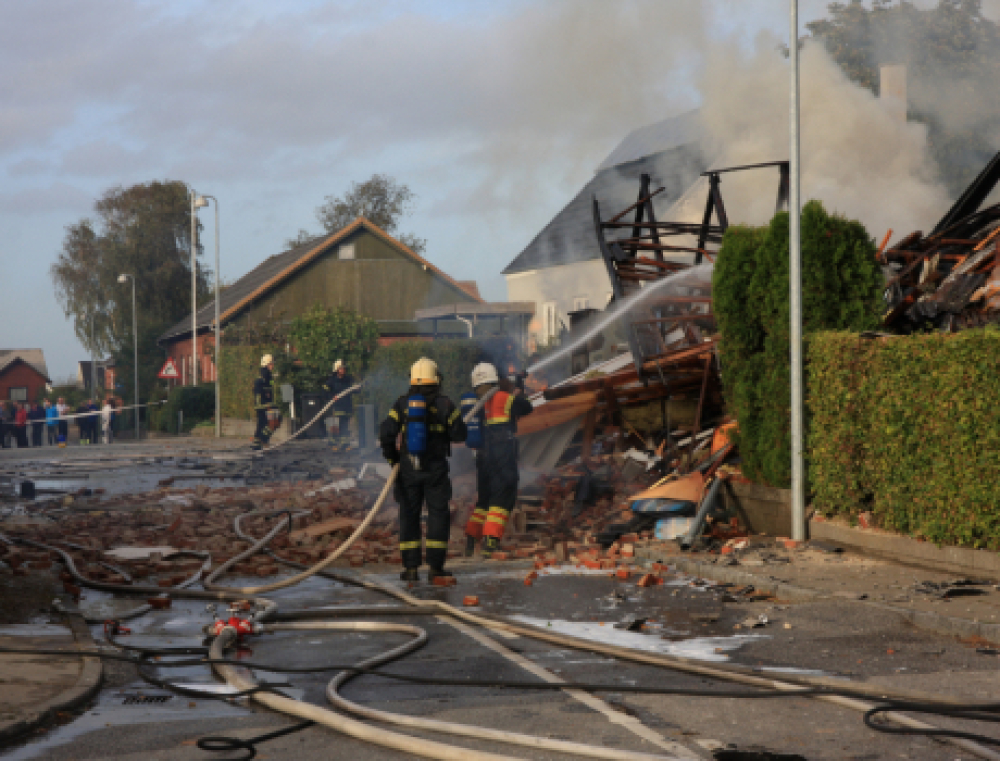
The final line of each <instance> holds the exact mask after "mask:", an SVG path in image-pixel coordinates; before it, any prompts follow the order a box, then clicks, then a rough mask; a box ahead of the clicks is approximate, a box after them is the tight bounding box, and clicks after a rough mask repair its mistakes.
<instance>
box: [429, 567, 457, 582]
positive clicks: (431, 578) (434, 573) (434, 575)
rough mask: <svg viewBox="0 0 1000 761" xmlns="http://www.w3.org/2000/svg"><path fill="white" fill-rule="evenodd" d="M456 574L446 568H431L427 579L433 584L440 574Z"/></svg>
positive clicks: (446, 575)
mask: <svg viewBox="0 0 1000 761" xmlns="http://www.w3.org/2000/svg"><path fill="white" fill-rule="evenodd" d="M454 575H455V574H453V573H452V572H451V571H446V570H444V568H431V570H429V571H428V572H427V581H429V582H431V583H432V584H433V583H434V579H436V578H438V577H439V576H444V577H448V576H454Z"/></svg>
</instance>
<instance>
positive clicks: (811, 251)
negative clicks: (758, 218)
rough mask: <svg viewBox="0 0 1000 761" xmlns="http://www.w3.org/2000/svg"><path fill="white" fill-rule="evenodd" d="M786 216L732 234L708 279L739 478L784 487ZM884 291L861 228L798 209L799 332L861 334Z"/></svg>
mask: <svg viewBox="0 0 1000 761" xmlns="http://www.w3.org/2000/svg"><path fill="white" fill-rule="evenodd" d="M788 277H789V274H788V213H787V212H781V213H779V214H776V215H775V217H774V219H772V220H771V224H770V225H769V226H768V227H766V228H750V227H742V226H734V227H730V228H729V229H728V230H727V231H726V234H725V236H724V237H723V241H722V249H721V251H720V252H719V258H718V263H717V264H716V267H715V272H714V273H713V289H712V297H713V308H714V311H715V314H716V316H717V318H718V321H719V331H720V332H721V334H722V343H721V362H722V379H723V387H724V392H725V397H726V402H727V405H728V407H729V410H730V412H731V413H733V415H734V416H735V417H736V419H737V420H738V421H739V435H738V439H739V445H740V454H741V455H742V457H743V469H744V472H745V473H746V474H747V476H748V477H749V478H751V479H753V480H755V481H760V482H762V483H766V484H770V485H772V486H787V485H788V483H789V481H790V478H791V438H790V428H789V421H790V416H791V393H790V388H791V386H790V369H789V342H790V338H789V319H790V318H789V295H788V291H789V283H788ZM882 287H883V279H882V274H881V272H880V271H879V268H878V266H877V265H876V263H875V244H874V241H872V239H871V238H870V236H869V235H868V233H867V231H866V230H865V228H864V227H863V226H862V225H861V224H860V223H859V222H855V221H852V220H848V219H845V218H844V217H841V216H836V215H833V216H831V215H829V214H827V212H826V210H825V209H824V208H823V205H822V204H821V203H820V202H819V201H810V202H809V203H807V204H806V205H805V207H804V208H803V210H802V323H803V325H802V327H803V332H804V333H805V334H811V333H815V332H817V331H819V330H853V331H862V330H868V329H871V328H874V327H875V326H876V325H877V324H878V317H879V308H880V304H881V290H882Z"/></svg>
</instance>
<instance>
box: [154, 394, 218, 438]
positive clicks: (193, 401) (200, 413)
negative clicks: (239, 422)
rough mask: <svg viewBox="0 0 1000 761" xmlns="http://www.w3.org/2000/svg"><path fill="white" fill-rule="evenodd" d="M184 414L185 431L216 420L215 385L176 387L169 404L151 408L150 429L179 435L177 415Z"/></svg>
mask: <svg viewBox="0 0 1000 761" xmlns="http://www.w3.org/2000/svg"><path fill="white" fill-rule="evenodd" d="M179 412H183V413H184V430H185V431H190V430H191V429H192V428H194V427H195V425H197V424H198V423H202V422H206V421H214V420H215V384H214V383H202V384H201V385H199V386H176V387H175V388H172V389H170V394H169V395H168V396H167V403H166V404H163V405H158V406H156V407H151V408H150V415H149V427H150V429H151V430H154V431H164V432H166V433H177V432H178V431H177V421H178V417H177V413H179Z"/></svg>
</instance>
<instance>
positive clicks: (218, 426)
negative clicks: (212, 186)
mask: <svg viewBox="0 0 1000 761" xmlns="http://www.w3.org/2000/svg"><path fill="white" fill-rule="evenodd" d="M202 199H211V200H212V202H213V203H214V204H215V438H220V437H221V436H222V417H221V414H222V412H221V410H222V403H221V399H220V394H219V359H220V358H221V356H222V354H221V352H222V332H221V330H220V326H219V277H220V276H221V273H220V272H219V199H218V198H216V197H215V196H208V195H205V196H202Z"/></svg>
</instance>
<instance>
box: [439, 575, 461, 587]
mask: <svg viewBox="0 0 1000 761" xmlns="http://www.w3.org/2000/svg"><path fill="white" fill-rule="evenodd" d="M457 583H458V581H457V580H456V579H455V577H454V576H435V577H434V586H436V587H453V586H455V585H456V584H457Z"/></svg>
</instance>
